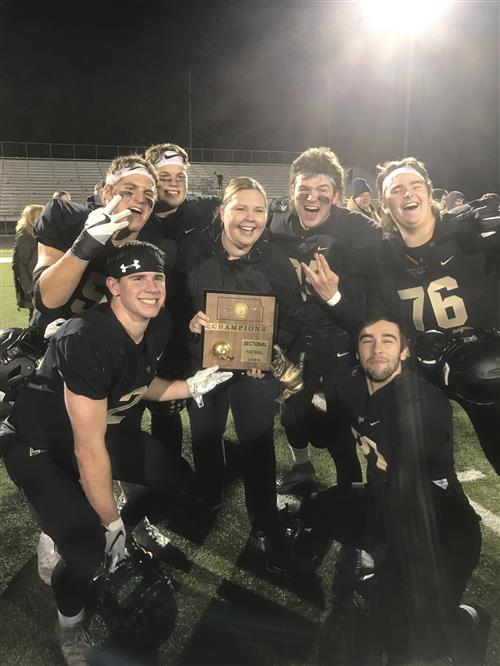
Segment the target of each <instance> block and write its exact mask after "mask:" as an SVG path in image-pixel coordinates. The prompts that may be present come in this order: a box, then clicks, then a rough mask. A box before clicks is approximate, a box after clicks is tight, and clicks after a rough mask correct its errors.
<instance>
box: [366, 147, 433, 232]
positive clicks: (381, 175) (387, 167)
mask: <svg viewBox="0 0 500 666" xmlns="http://www.w3.org/2000/svg"><path fill="white" fill-rule="evenodd" d="M401 167H409V168H410V169H415V171H417V172H418V173H419V174H420V175H421V176H422V178H423V179H424V182H425V186H426V187H427V191H428V192H429V195H430V196H431V198H432V182H431V179H430V176H429V172H428V171H427V168H426V166H425V164H424V163H423V162H421V161H420V160H417V158H416V157H404V158H403V159H402V160H391V161H390V162H383V163H381V164H377V171H378V175H377V179H376V184H377V189H378V191H379V197H380V202H381V203H382V200H383V198H384V193H383V192H382V186H383V183H384V180H385V179H386V177H387V176H388V175H389V174H390V173H391V172H392V171H394V170H395V169H400V168H401ZM431 209H432V212H433V214H434V217H435V218H436V219H439V216H440V212H439V211H440V208H439V205H438V204H437V203H436V202H435V201H434V199H432V203H431ZM380 217H381V224H382V230H383V231H390V232H392V231H396V230H397V225H396V223H395V222H394V220H393V219H392V217H391V216H390V215H389V214H388V213H385V212H384V211H383V210H381V212H380Z"/></svg>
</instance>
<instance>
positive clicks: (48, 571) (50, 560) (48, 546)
mask: <svg viewBox="0 0 500 666" xmlns="http://www.w3.org/2000/svg"><path fill="white" fill-rule="evenodd" d="M36 555H37V559H38V563H37V566H38V575H39V576H40V578H41V579H42V580H43V582H44V583H45V584H46V585H50V581H51V579H52V572H53V571H54V569H55V568H56V564H57V563H58V562H59V560H60V559H61V556H60V555H59V553H58V552H57V550H56V546H55V544H54V542H53V541H52V539H51V538H50V537H49V535H48V534H44V532H42V533H41V534H40V538H39V539H38V546H37V549H36Z"/></svg>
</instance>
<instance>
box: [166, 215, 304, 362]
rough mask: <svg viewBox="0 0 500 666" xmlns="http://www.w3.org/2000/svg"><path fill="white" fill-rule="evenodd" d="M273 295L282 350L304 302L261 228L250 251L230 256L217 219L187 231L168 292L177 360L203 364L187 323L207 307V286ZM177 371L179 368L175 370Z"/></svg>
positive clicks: (289, 269) (296, 329)
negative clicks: (260, 232)
mask: <svg viewBox="0 0 500 666" xmlns="http://www.w3.org/2000/svg"><path fill="white" fill-rule="evenodd" d="M207 289H208V290H223V291H228V292H232V293H238V292H246V293H256V294H259V293H260V294H274V295H276V296H277V297H278V325H277V343H278V344H279V345H280V346H281V347H282V348H283V349H284V350H286V349H287V348H288V347H289V346H290V345H291V344H292V342H293V340H294V339H295V338H296V337H297V335H298V334H299V331H300V327H301V325H302V318H303V307H302V301H301V298H300V293H299V286H298V283H297V281H296V279H295V273H294V270H293V268H292V267H291V265H290V263H289V262H288V260H287V258H286V256H285V255H284V254H283V253H282V252H281V250H280V249H279V248H278V247H276V246H275V244H274V243H272V242H271V241H270V239H269V234H268V232H267V231H264V234H263V235H262V236H261V238H260V239H259V240H258V241H257V242H256V243H255V244H254V245H253V247H252V248H251V250H250V252H249V253H248V254H246V255H245V256H243V257H241V258H240V259H237V260H232V261H230V260H229V258H228V256H227V253H226V251H225V250H224V248H223V246H222V243H221V224H220V221H219V220H216V221H215V222H214V223H213V224H212V225H210V226H208V227H206V228H205V229H202V230H198V231H193V232H192V233H190V234H187V235H186V238H185V239H184V241H183V242H182V243H181V244H180V246H179V249H178V254H177V262H176V266H175V270H174V274H173V276H172V281H171V285H170V289H169V292H168V295H167V307H168V309H169V310H170V312H171V314H172V318H173V323H174V337H175V339H176V342H177V344H176V350H177V351H176V355H177V360H178V361H181V362H182V366H183V371H184V372H191V371H193V370H196V369H198V368H199V367H200V365H201V344H200V338H201V336H199V335H198V336H192V335H191V334H190V332H189V322H190V321H191V319H192V317H193V316H194V315H195V314H196V313H197V312H198V311H199V310H203V309H204V306H205V290H207ZM178 371H179V372H181V369H180V368H179V370H178Z"/></svg>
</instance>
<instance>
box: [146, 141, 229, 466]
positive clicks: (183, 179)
mask: <svg viewBox="0 0 500 666" xmlns="http://www.w3.org/2000/svg"><path fill="white" fill-rule="evenodd" d="M144 158H145V159H146V160H147V161H148V162H150V163H151V164H152V165H153V166H154V168H155V170H156V171H157V173H158V200H157V201H156V203H155V206H154V209H153V214H152V216H151V218H150V223H153V222H154V223H156V224H157V226H158V227H159V228H160V229H161V234H162V239H163V240H162V243H163V245H162V247H163V249H164V250H165V252H166V254H167V261H168V263H169V264H170V267H173V266H174V264H175V259H176V254H177V246H178V244H179V243H180V242H181V241H182V240H183V238H184V237H185V236H186V234H187V233H189V232H190V231H193V230H194V229H199V228H203V227H206V226H208V225H209V224H210V223H211V222H212V220H213V218H214V215H215V210H216V208H217V206H218V205H219V202H220V198H219V197H217V196H204V195H194V194H190V193H188V185H189V179H188V178H189V176H188V171H189V159H188V154H187V152H186V151H185V150H184V148H182V147H181V146H179V145H177V144H175V143H160V144H156V145H154V146H150V147H149V148H148V149H147V150H146V152H145V153H144ZM167 305H168V303H167ZM170 352H171V353H168V354H166V355H165V357H164V360H165V363H166V364H167V365H168V367H165V368H163V367H162V368H161V369H160V374H162V373H164V374H165V375H166V374H168V373H172V372H173V373H174V374H176V373H177V372H179V371H180V370H181V367H182V366H181V365H177V366H176V365H174V363H177V361H181V359H179V358H178V357H177V356H178V355H177V354H176V352H175V351H173V350H170ZM162 376H163V375H162ZM148 407H149V408H150V410H151V432H152V433H153V435H155V437H157V438H158V439H160V440H161V441H163V442H164V443H165V444H166V445H167V446H168V447H169V450H170V451H171V452H172V453H173V454H175V455H176V456H177V457H178V459H179V461H180V462H181V464H183V465H184V467H185V468H186V471H189V470H188V463H187V462H185V461H184V459H183V457H182V420H181V417H180V414H179V412H180V410H181V409H182V407H183V404H182V403H177V404H176V403H164V404H159V403H157V404H155V405H148Z"/></svg>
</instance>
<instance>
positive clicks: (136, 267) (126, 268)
mask: <svg viewBox="0 0 500 666" xmlns="http://www.w3.org/2000/svg"><path fill="white" fill-rule="evenodd" d="M140 267H141V264H140V263H139V259H134V261H133V262H132V263H131V264H127V265H125V264H122V265H121V266H120V270H121V272H122V273H128V271H129V269H132V270H134V271H138V270H139V268H140Z"/></svg>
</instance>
